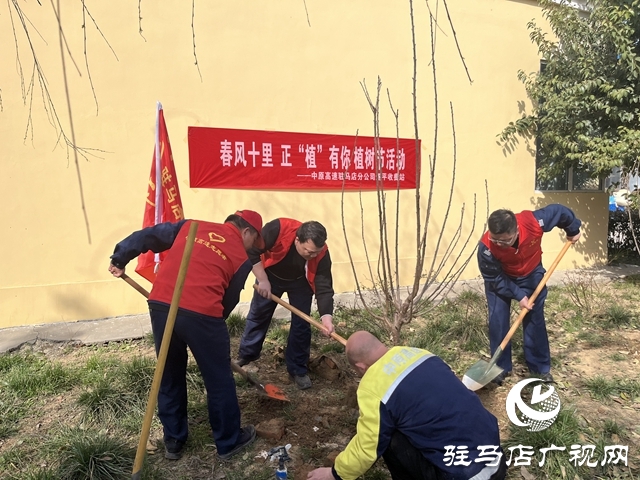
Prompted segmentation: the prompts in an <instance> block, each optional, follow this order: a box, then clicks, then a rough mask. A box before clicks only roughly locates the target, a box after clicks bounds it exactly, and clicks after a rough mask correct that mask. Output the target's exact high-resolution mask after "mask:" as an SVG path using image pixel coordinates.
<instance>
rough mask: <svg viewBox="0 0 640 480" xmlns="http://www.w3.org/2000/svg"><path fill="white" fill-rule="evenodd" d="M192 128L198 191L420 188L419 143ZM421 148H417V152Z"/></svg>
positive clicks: (192, 156)
mask: <svg viewBox="0 0 640 480" xmlns="http://www.w3.org/2000/svg"><path fill="white" fill-rule="evenodd" d="M379 140H380V143H379V150H378V151H377V152H376V148H375V145H374V138H373V137H352V136H348V135H321V134H315V133H290V132H268V131H262V130H237V129H230V128H206V127H189V180H190V185H191V187H195V188H198V187H200V188H241V189H243V188H247V189H255V190H261V189H264V190H341V189H342V188H343V185H344V188H345V189H346V190H375V189H376V178H377V179H378V180H380V181H381V182H382V186H383V187H384V188H385V189H395V188H397V187H398V185H399V186H400V188H403V189H405V188H415V187H416V141H415V140H413V139H405V138H401V139H396V138H380V139H379ZM419 146H420V143H419V142H418V148H419Z"/></svg>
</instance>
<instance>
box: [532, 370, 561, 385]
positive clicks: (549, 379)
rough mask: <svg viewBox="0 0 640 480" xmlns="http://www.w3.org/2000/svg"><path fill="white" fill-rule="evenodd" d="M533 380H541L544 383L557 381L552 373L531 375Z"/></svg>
mask: <svg viewBox="0 0 640 480" xmlns="http://www.w3.org/2000/svg"><path fill="white" fill-rule="evenodd" d="M530 377H531V378H539V379H540V381H541V382H544V383H553V382H554V381H555V380H554V379H553V375H551V372H547V373H531V375H530Z"/></svg>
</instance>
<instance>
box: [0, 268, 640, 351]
mask: <svg viewBox="0 0 640 480" xmlns="http://www.w3.org/2000/svg"><path fill="white" fill-rule="evenodd" d="M593 270H594V271H596V272H597V273H598V278H600V279H601V280H602V281H606V280H607V279H615V278H622V277H624V276H626V275H632V274H640V266H636V265H620V266H605V267H600V268H595V269H593ZM570 272H571V270H569V271H558V272H555V273H554V274H553V275H552V276H551V279H550V280H549V283H548V284H549V285H558V284H561V283H562V282H563V280H564V279H565V278H566V274H567V273H570ZM467 288H481V282H480V281H479V280H468V281H463V282H459V283H458V284H457V285H456V286H455V288H454V289H453V294H455V292H459V291H461V290H464V289H467ZM336 303H338V304H343V305H354V304H355V303H356V302H355V297H354V295H353V294H340V295H336ZM237 310H238V311H239V312H240V313H241V314H243V315H246V313H247V310H248V304H247V303H242V304H240V305H238V307H237ZM288 314H289V312H288V311H286V310H285V309H284V308H283V307H278V308H277V309H276V314H275V315H274V316H275V317H277V318H283V317H285V316H287V315H288ZM150 332H151V324H150V322H149V315H148V314H142V315H127V316H123V317H111V318H103V319H98V320H85V321H79V322H66V323H65V322H61V323H49V324H45V325H30V326H26V327H12V328H4V329H0V353H4V352H8V351H11V350H15V349H16V348H19V347H20V346H21V345H23V344H25V343H34V342H35V341H36V340H44V341H50V342H80V343H83V344H87V345H91V344H96V343H104V342H111V341H118V340H126V339H132V338H142V337H144V336H145V335H147V334H148V333H150Z"/></svg>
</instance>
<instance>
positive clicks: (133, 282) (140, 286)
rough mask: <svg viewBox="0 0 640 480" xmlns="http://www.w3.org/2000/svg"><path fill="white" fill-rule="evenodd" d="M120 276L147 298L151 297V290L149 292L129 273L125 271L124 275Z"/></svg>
mask: <svg viewBox="0 0 640 480" xmlns="http://www.w3.org/2000/svg"><path fill="white" fill-rule="evenodd" d="M120 278H121V279H123V280H124V281H125V282H127V283H128V284H129V285H131V286H132V287H133V288H135V289H136V290H137V291H138V292H140V293H141V294H142V295H144V296H145V297H146V298H149V292H147V290H146V289H145V288H144V287H143V286H142V285H140V284H139V283H138V282H136V281H135V280H134V279H133V278H131V277H130V276H129V275H127V274H126V273H123V274H122V275H120Z"/></svg>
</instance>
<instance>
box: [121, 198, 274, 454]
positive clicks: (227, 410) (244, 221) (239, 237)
mask: <svg viewBox="0 0 640 480" xmlns="http://www.w3.org/2000/svg"><path fill="white" fill-rule="evenodd" d="M190 224H191V221H190V220H182V221H180V222H177V223H169V222H168V223H161V224H158V225H155V226H153V227H149V228H145V229H143V230H139V231H137V232H134V233H133V234H131V235H130V236H128V237H127V238H125V239H124V240H122V241H121V242H120V243H118V244H117V245H116V247H115V250H114V253H113V255H112V256H111V264H110V265H109V272H111V273H112V274H113V276H114V277H120V276H122V274H123V273H124V269H125V266H126V265H127V263H129V262H130V261H131V260H132V259H134V258H135V257H137V256H138V255H140V254H142V253H145V252H147V251H149V250H151V251H152V252H156V253H158V252H163V251H165V250H168V253H167V256H166V258H165V259H164V261H163V262H162V264H161V267H160V269H159V270H158V272H157V276H156V280H155V282H154V284H153V288H152V289H151V293H150V294H149V313H150V316H151V326H152V330H153V338H154V341H155V346H156V354H157V353H158V352H159V351H160V345H161V343H162V336H163V334H164V328H165V325H166V322H167V316H168V313H169V306H170V304H171V299H172V297H173V291H174V287H175V283H176V279H177V276H178V270H179V268H180V263H181V260H182V255H183V252H184V249H185V245H186V239H187V236H188V232H189V228H190ZM261 230H262V217H261V216H260V215H259V214H258V213H256V212H254V211H251V210H241V211H238V212H236V213H235V214H233V215H229V217H227V219H226V220H225V222H224V223H223V224H220V223H211V222H203V221H198V230H197V234H196V240H195V244H194V246H193V253H192V256H191V261H190V263H189V268H188V270H187V275H186V278H185V282H184V289H183V291H182V296H181V298H180V305H179V308H178V313H177V316H176V321H175V325H174V329H173V335H172V337H171V343H170V345H169V351H168V354H167V363H166V366H165V369H164V373H163V376H162V381H161V384H160V391H159V393H158V417H159V418H160V421H161V422H162V426H163V427H164V443H165V457H166V458H168V459H170V460H177V459H179V458H180V457H181V456H182V453H183V447H184V445H185V443H186V441H187V437H188V433H189V432H188V421H187V383H186V369H187V347H189V350H191V353H192V354H193V356H194V358H195V360H196V362H197V364H198V367H199V368H200V372H201V373H202V378H203V379H204V383H205V387H206V389H207V404H208V410H209V422H210V424H211V430H212V434H213V438H214V440H215V442H216V447H217V450H218V456H219V457H220V458H221V459H222V460H226V459H228V458H229V457H231V456H232V455H234V454H236V453H238V452H239V451H240V450H242V449H243V448H244V447H245V446H247V445H249V444H250V443H251V442H253V440H255V436H256V431H255V428H254V427H253V425H247V426H245V427H242V428H241V427H240V406H239V405H238V398H237V396H236V386H235V382H234V379H233V374H232V373H231V363H230V362H231V357H230V343H229V332H228V330H227V326H226V324H225V319H226V318H227V316H228V315H229V314H230V313H231V311H232V310H233V308H234V307H235V306H236V304H237V303H238V300H239V298H240V291H241V290H242V288H243V287H244V284H245V281H246V279H247V276H248V275H249V272H250V271H251V267H252V264H251V262H250V261H249V258H248V256H247V251H248V250H249V249H250V248H252V247H254V246H256V247H260V246H261V245H262V238H261V236H260V231H261Z"/></svg>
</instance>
